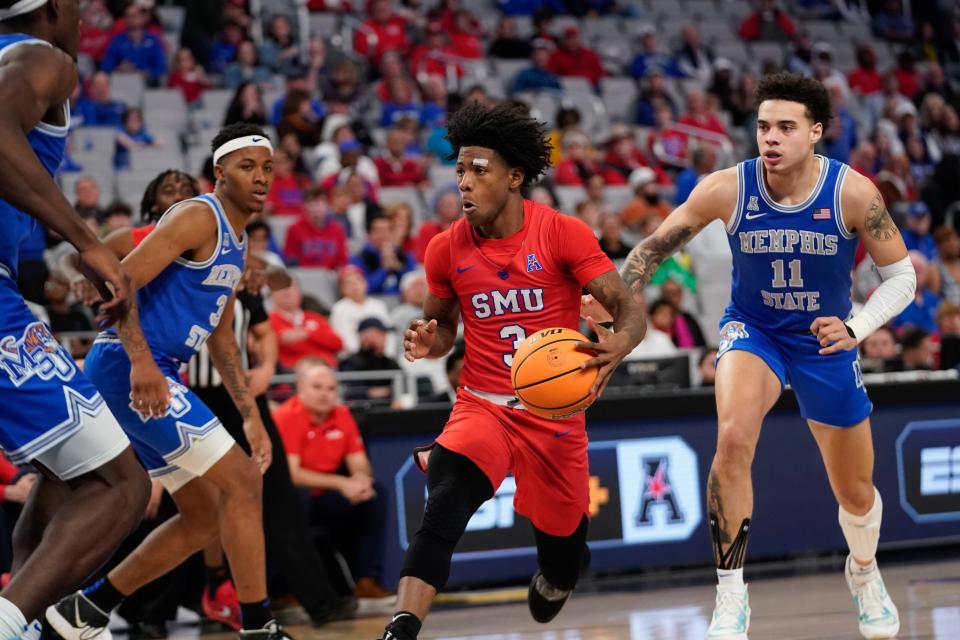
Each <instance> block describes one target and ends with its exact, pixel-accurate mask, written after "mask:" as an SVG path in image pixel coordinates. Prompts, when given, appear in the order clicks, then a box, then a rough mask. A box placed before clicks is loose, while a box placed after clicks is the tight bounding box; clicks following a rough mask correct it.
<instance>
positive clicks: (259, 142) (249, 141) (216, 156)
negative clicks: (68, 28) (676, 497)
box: [43, 0, 273, 164]
mask: <svg viewBox="0 0 960 640" xmlns="http://www.w3.org/2000/svg"><path fill="white" fill-rule="evenodd" d="M43 1H44V2H46V0H43ZM245 147H264V148H266V149H269V150H270V153H273V145H272V144H270V138H267V137H264V136H245V137H243V138H234V139H233V140H229V141H227V142H224V143H223V144H222V145H220V146H219V147H217V150H216V151H214V152H213V164H217V162H219V161H220V158H222V157H223V156H225V155H227V154H228V153H233V152H234V151H237V150H239V149H243V148H245Z"/></svg>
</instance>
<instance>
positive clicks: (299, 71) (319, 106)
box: [270, 67, 327, 127]
mask: <svg viewBox="0 0 960 640" xmlns="http://www.w3.org/2000/svg"><path fill="white" fill-rule="evenodd" d="M286 88H287V91H286V93H284V94H283V95H282V96H280V97H279V98H277V99H276V101H275V102H274V103H273V108H272V109H273V110H272V111H271V112H270V124H271V125H273V126H274V127H278V126H280V121H281V120H283V107H284V105H285V104H286V103H287V96H289V95H291V94H293V93H294V92H304V93H306V94H308V95H310V96H311V97H310V109H311V110H312V111H313V115H314V116H315V118H316V120H323V117H324V116H325V115H327V109H326V108H325V107H324V106H323V103H322V102H320V100H318V99H317V98H316V96H314V95H313V91H312V90H311V89H310V71H309V70H308V69H307V68H306V67H294V68H291V69H288V70H287V87H286Z"/></svg>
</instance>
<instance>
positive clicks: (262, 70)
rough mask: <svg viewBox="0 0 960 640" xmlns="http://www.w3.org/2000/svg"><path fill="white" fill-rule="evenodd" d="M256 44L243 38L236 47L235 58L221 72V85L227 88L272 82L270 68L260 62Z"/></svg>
mask: <svg viewBox="0 0 960 640" xmlns="http://www.w3.org/2000/svg"><path fill="white" fill-rule="evenodd" d="M258 56H259V54H258V53H257V45H255V44H253V43H252V42H251V41H249V40H244V41H243V42H241V43H240V46H238V47H237V59H236V60H235V61H234V62H231V63H230V65H229V66H228V67H227V69H226V71H224V72H223V86H224V87H226V88H227V89H236V88H237V87H239V86H240V85H242V84H244V83H247V82H253V83H255V84H257V85H259V86H264V85H269V84H270V83H271V82H273V74H272V73H270V69H268V68H267V67H265V66H263V65H262V64H260V60H259V57H258Z"/></svg>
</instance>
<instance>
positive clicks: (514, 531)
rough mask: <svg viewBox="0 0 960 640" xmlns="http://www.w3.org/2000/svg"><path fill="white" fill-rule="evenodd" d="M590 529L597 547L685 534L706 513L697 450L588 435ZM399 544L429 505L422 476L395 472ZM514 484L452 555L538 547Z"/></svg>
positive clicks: (483, 509) (479, 515)
mask: <svg viewBox="0 0 960 640" xmlns="http://www.w3.org/2000/svg"><path fill="white" fill-rule="evenodd" d="M589 456H590V518H591V520H590V529H589V533H588V540H589V541H590V543H591V546H594V547H595V548H618V547H624V546H628V545H636V544H651V543H656V542H672V541H684V540H687V539H688V538H690V536H691V535H693V532H694V531H695V530H696V529H697V527H698V526H699V525H700V523H701V520H702V513H701V509H702V505H701V500H700V493H701V490H702V487H701V486H700V477H699V472H698V467H697V456H696V454H695V453H694V451H693V449H691V448H690V447H689V446H688V445H687V443H686V442H684V441H683V439H682V438H680V437H677V436H670V437H661V438H641V439H635V440H609V441H598V442H591V443H590V448H589ZM395 486H396V489H397V496H396V499H397V513H398V517H399V519H400V522H399V525H400V526H399V530H400V546H401V547H402V548H403V549H406V548H407V546H408V544H409V541H410V540H411V539H412V538H413V535H414V533H415V532H416V530H417V527H418V526H419V524H420V520H421V518H422V514H423V510H424V507H425V506H426V491H425V488H424V476H423V474H422V473H421V472H420V471H419V470H418V469H417V468H416V466H415V465H413V464H412V461H409V462H408V463H406V464H404V466H403V467H401V469H400V470H399V471H398V472H397V476H396V484H395ZM516 490H517V483H516V479H515V478H514V477H513V476H507V477H506V479H505V480H504V481H503V484H501V485H500V488H499V489H498V490H497V492H496V494H495V495H494V496H493V498H491V499H490V500H488V501H486V502H485V503H483V504H482V505H481V506H480V508H479V509H478V510H477V512H476V513H475V514H474V515H473V517H472V518H471V519H470V522H469V523H468V524H467V530H466V532H465V533H464V535H463V538H461V540H460V543H459V544H458V545H457V552H456V553H455V554H454V558H453V559H454V561H459V560H478V559H483V558H495V557H503V556H504V555H524V554H534V553H536V550H535V549H534V547H533V546H531V542H532V536H531V535H530V523H529V522H527V521H526V519H525V518H522V517H518V515H517V513H516V512H515V511H514V509H513V499H514V496H515V495H516Z"/></svg>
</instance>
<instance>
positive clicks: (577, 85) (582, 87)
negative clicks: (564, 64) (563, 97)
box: [560, 76, 593, 94]
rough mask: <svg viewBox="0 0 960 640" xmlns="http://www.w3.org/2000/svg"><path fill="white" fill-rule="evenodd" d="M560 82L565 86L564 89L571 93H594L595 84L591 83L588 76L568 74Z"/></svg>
mask: <svg viewBox="0 0 960 640" xmlns="http://www.w3.org/2000/svg"><path fill="white" fill-rule="evenodd" d="M560 84H561V85H562V86H563V90H564V91H565V92H566V93H568V94H570V93H589V94H593V85H592V84H590V81H589V80H587V79H586V78H580V77H577V76H566V77H563V78H560Z"/></svg>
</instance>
